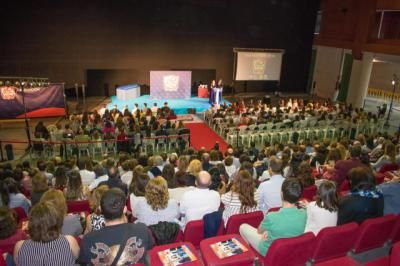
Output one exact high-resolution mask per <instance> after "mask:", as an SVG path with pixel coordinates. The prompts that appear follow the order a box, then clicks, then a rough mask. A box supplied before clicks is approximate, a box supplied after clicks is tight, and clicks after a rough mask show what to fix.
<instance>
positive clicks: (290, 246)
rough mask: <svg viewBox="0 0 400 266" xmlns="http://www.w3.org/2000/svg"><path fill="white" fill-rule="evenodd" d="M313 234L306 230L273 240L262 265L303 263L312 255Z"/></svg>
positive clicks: (280, 265)
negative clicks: (302, 232) (305, 231)
mask: <svg viewBox="0 0 400 266" xmlns="http://www.w3.org/2000/svg"><path fill="white" fill-rule="evenodd" d="M314 242H315V236H314V234H313V233H311V232H308V233H305V234H302V235H300V236H296V237H290V238H280V239H276V240H274V242H272V244H271V246H270V247H269V249H268V252H267V254H266V255H265V258H264V266H287V265H290V266H298V265H302V266H303V265H305V264H306V262H307V261H308V259H309V258H310V257H311V255H312V251H313V248H314Z"/></svg>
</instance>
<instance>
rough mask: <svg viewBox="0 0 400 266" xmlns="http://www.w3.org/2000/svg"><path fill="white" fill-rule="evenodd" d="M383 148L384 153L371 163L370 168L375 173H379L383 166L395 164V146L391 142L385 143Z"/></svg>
mask: <svg viewBox="0 0 400 266" xmlns="http://www.w3.org/2000/svg"><path fill="white" fill-rule="evenodd" d="M384 146H385V153H384V154H383V155H382V156H381V157H379V159H378V160H377V161H376V162H375V163H371V166H372V168H374V170H376V171H379V170H380V169H381V167H382V166H384V165H385V164H395V163H397V160H396V146H395V145H394V144H393V143H392V142H391V141H387V142H385V144H384Z"/></svg>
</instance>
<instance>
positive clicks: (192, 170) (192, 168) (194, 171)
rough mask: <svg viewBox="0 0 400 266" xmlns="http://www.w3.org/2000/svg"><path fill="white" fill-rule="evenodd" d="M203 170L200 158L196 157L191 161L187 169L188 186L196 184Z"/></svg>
mask: <svg viewBox="0 0 400 266" xmlns="http://www.w3.org/2000/svg"><path fill="white" fill-rule="evenodd" d="M202 170H203V167H202V164H201V162H200V161H199V160H197V159H195V160H192V161H191V162H190V163H189V166H188V168H187V171H186V182H187V185H188V186H195V185H196V178H197V177H198V176H199V173H200V172H201V171H202Z"/></svg>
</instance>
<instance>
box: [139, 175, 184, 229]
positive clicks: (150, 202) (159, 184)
mask: <svg viewBox="0 0 400 266" xmlns="http://www.w3.org/2000/svg"><path fill="white" fill-rule="evenodd" d="M144 197H145V199H141V200H139V202H138V203H137V205H136V215H137V216H136V217H137V218H138V219H137V221H138V222H141V223H144V224H146V225H153V224H157V223H158V222H173V221H174V220H175V219H178V218H179V207H178V203H177V201H176V200H174V199H170V198H169V194H168V186H167V181H165V179H164V178H163V177H161V176H158V177H155V178H153V179H151V180H150V181H149V183H147V185H146V191H145V195H144Z"/></svg>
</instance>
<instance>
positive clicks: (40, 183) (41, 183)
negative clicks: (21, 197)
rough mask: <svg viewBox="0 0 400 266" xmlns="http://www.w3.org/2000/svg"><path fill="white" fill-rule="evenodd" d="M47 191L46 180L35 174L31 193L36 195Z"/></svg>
mask: <svg viewBox="0 0 400 266" xmlns="http://www.w3.org/2000/svg"><path fill="white" fill-rule="evenodd" d="M48 189H49V184H48V179H47V177H46V176H45V175H44V174H42V173H37V174H36V175H34V176H33V178H32V191H33V192H37V193H42V192H45V191H46V190H48Z"/></svg>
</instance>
